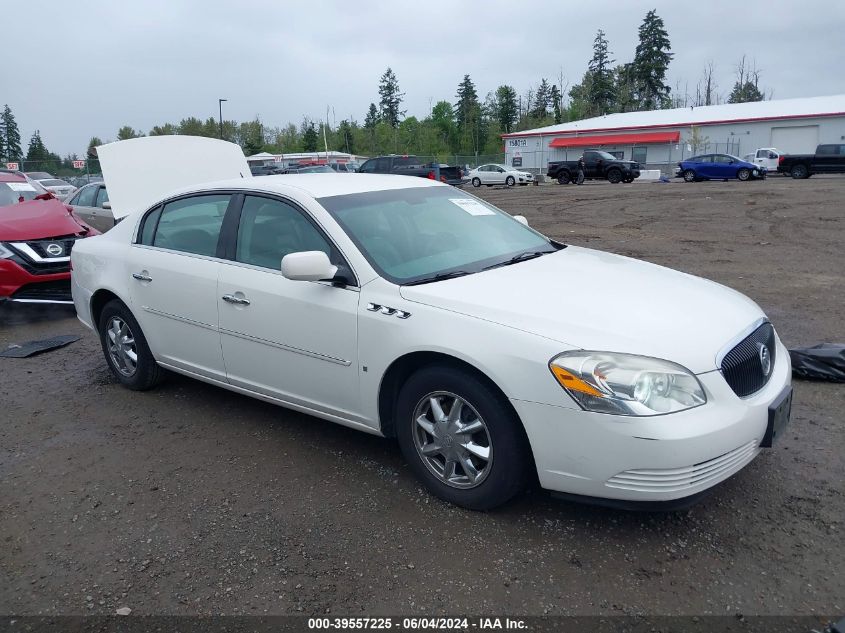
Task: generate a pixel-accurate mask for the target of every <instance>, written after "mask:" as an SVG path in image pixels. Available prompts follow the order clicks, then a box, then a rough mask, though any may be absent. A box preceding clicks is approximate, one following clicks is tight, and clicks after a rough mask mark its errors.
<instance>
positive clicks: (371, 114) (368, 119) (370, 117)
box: [364, 103, 378, 130]
mask: <svg viewBox="0 0 845 633" xmlns="http://www.w3.org/2000/svg"><path fill="white" fill-rule="evenodd" d="M376 123H378V109H377V108H376V104H375V103H371V104H370V109H369V110H367V116H365V117H364V127H365V128H367V129H368V130H374V129H376Z"/></svg>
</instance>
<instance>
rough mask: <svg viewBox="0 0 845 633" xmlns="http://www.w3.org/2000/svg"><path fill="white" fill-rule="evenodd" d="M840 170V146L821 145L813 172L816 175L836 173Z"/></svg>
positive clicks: (817, 151)
mask: <svg viewBox="0 0 845 633" xmlns="http://www.w3.org/2000/svg"><path fill="white" fill-rule="evenodd" d="M838 168H839V145H819V146H818V148H817V149H816V157H815V160H814V162H813V169H812V171H813V172H815V173H821V174H823V173H830V172H835V171H837V169H838Z"/></svg>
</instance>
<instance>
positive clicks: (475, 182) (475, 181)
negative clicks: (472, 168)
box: [472, 178, 481, 187]
mask: <svg viewBox="0 0 845 633" xmlns="http://www.w3.org/2000/svg"><path fill="white" fill-rule="evenodd" d="M472 186H473V187H480V186H481V178H473V179H472Z"/></svg>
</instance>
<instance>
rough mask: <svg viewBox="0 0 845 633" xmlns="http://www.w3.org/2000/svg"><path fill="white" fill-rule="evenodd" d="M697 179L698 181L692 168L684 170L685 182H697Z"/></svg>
mask: <svg viewBox="0 0 845 633" xmlns="http://www.w3.org/2000/svg"><path fill="white" fill-rule="evenodd" d="M695 181H696V177H695V172H694V171H693V170H692V169H687V170H686V171H685V172H684V182H695Z"/></svg>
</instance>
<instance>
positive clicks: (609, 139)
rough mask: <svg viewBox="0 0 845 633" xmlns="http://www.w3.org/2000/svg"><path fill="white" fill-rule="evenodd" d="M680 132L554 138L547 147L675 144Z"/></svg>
mask: <svg viewBox="0 0 845 633" xmlns="http://www.w3.org/2000/svg"><path fill="white" fill-rule="evenodd" d="M680 138H681V133H680V132H645V133H641V134H604V135H601V136H596V135H593V136H570V137H564V138H556V139H554V140H553V141H552V142H551V143H549V147H586V146H587V145H638V144H642V143H677V142H678V140H679V139H680Z"/></svg>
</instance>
